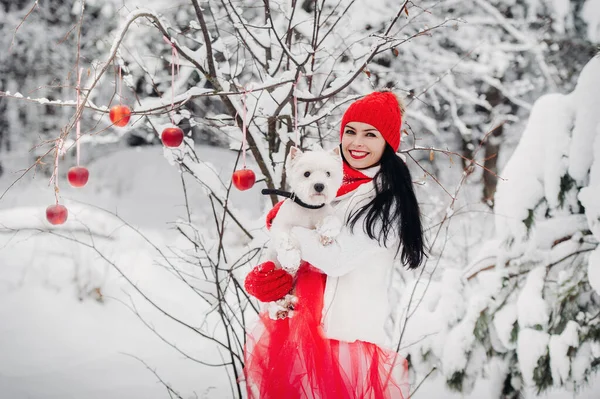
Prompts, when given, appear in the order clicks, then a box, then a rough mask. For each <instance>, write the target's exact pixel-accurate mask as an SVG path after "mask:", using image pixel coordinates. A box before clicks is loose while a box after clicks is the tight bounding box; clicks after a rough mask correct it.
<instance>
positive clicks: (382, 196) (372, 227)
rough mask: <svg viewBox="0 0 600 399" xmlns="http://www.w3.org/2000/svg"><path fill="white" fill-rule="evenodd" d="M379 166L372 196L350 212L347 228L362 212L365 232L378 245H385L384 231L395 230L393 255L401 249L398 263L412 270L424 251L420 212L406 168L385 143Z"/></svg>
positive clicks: (352, 226) (421, 259) (422, 256)
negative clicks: (395, 245) (396, 245)
mask: <svg viewBox="0 0 600 399" xmlns="http://www.w3.org/2000/svg"><path fill="white" fill-rule="evenodd" d="M344 162H345V161H344ZM380 165H381V168H380V169H379V172H377V174H376V175H375V178H374V179H373V180H374V183H375V193H376V194H375V198H373V200H371V201H370V202H369V203H368V204H366V205H365V206H363V207H362V208H360V209H359V210H357V211H356V212H354V213H353V214H352V215H350V217H349V218H348V222H349V225H350V228H351V229H354V226H355V224H356V222H357V221H358V220H359V219H360V218H361V217H362V216H363V215H364V216H365V220H364V225H363V228H364V230H365V232H366V233H367V235H368V236H369V238H371V239H376V240H377V241H379V243H380V244H383V245H386V244H387V243H386V238H387V237H388V234H390V233H396V232H397V233H398V236H399V238H400V240H399V243H398V248H397V249H396V256H398V253H399V251H400V248H402V257H401V260H402V263H403V264H405V265H408V268H409V269H415V268H417V267H419V265H420V264H421V262H423V258H424V257H425V256H426V254H425V244H424V239H423V227H422V225H421V213H420V211H419V203H418V202H417V197H416V196H415V192H414V190H413V185H412V178H411V176H410V171H409V170H408V167H407V166H406V164H405V163H404V161H403V160H402V159H400V157H398V156H397V155H396V153H395V152H394V150H393V149H392V147H390V145H389V144H386V145H385V150H384V151H383V155H382V157H381V161H380Z"/></svg>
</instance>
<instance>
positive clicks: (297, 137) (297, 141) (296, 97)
mask: <svg viewBox="0 0 600 399" xmlns="http://www.w3.org/2000/svg"><path fill="white" fill-rule="evenodd" d="M300 76H302V73H301V72H298V79H296V82H295V83H294V84H293V86H294V91H293V96H294V132H295V134H296V147H300V132H299V131H298V95H297V93H296V90H297V89H298V82H300Z"/></svg>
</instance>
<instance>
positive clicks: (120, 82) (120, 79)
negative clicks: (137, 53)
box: [117, 65, 123, 105]
mask: <svg viewBox="0 0 600 399" xmlns="http://www.w3.org/2000/svg"><path fill="white" fill-rule="evenodd" d="M122 90H123V75H122V72H121V65H119V80H117V95H118V96H119V105H121V104H122V96H121V92H122Z"/></svg>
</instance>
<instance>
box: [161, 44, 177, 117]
mask: <svg viewBox="0 0 600 399" xmlns="http://www.w3.org/2000/svg"><path fill="white" fill-rule="evenodd" d="M163 40H164V41H165V42H166V43H167V44H168V45H169V46H171V112H169V115H170V116H171V122H172V123H173V125H174V124H175V119H174V118H173V115H174V114H175V112H174V110H175V64H177V75H179V68H180V62H179V52H178V51H177V48H176V47H175V44H174V43H173V42H172V41H170V40H169V39H168V38H167V37H166V36H163Z"/></svg>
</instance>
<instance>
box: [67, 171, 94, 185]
mask: <svg viewBox="0 0 600 399" xmlns="http://www.w3.org/2000/svg"><path fill="white" fill-rule="evenodd" d="M89 177H90V172H89V171H88V170H87V168H84V167H83V166H73V167H72V168H71V169H69V171H68V172H67V179H68V180H69V184H71V186H73V187H83V186H85V185H86V183H87V181H88V179H89Z"/></svg>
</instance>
